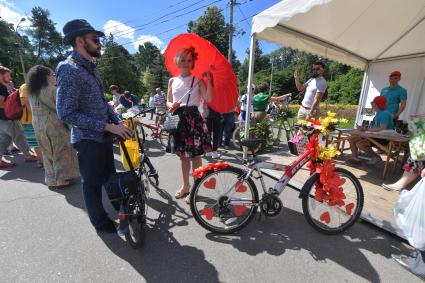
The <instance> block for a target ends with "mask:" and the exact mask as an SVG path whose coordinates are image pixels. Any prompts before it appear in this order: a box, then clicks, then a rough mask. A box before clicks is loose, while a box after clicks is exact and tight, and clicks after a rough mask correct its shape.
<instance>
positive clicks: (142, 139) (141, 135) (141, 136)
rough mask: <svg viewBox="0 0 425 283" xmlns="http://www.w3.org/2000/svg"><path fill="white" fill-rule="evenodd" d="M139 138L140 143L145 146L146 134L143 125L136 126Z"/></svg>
mask: <svg viewBox="0 0 425 283" xmlns="http://www.w3.org/2000/svg"><path fill="white" fill-rule="evenodd" d="M136 131H137V136H138V137H139V140H140V143H141V144H142V145H144V144H145V143H146V133H145V129H143V126H142V125H141V124H137V125H136Z"/></svg>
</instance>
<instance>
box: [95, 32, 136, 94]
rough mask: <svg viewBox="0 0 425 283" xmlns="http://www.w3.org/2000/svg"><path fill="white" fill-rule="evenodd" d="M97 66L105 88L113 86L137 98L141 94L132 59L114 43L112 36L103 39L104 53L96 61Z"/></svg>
mask: <svg viewBox="0 0 425 283" xmlns="http://www.w3.org/2000/svg"><path fill="white" fill-rule="evenodd" d="M97 66H98V69H99V73H100V75H101V78H102V80H103V84H104V85H105V87H109V86H110V85H112V84H115V85H118V86H119V88H120V91H124V90H128V91H131V92H132V93H133V94H135V95H138V96H139V95H140V94H141V93H140V91H141V86H140V82H139V79H138V75H137V68H136V65H135V64H134V61H133V57H132V56H131V55H130V53H129V52H128V51H127V50H126V49H125V48H124V47H122V46H121V45H118V44H117V43H116V42H114V37H113V36H112V35H111V36H109V38H107V39H105V43H104V53H103V55H102V56H101V57H100V58H99V59H98V60H97Z"/></svg>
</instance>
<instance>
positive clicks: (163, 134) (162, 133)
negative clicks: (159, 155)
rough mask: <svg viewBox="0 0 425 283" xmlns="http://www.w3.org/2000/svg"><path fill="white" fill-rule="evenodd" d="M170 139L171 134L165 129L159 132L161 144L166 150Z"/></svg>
mask: <svg viewBox="0 0 425 283" xmlns="http://www.w3.org/2000/svg"><path fill="white" fill-rule="evenodd" d="M169 137H170V133H169V132H168V131H167V130H165V129H161V131H160V132H159V142H160V143H161V145H162V146H163V147H164V148H166V147H167V146H168V139H169Z"/></svg>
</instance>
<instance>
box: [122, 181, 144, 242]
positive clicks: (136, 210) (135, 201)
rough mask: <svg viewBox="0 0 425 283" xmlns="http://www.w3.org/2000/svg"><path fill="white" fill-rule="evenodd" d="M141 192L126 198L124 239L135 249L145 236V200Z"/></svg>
mask: <svg viewBox="0 0 425 283" xmlns="http://www.w3.org/2000/svg"><path fill="white" fill-rule="evenodd" d="M141 189H144V188H141ZM141 194H142V193H141V192H139V193H138V194H137V195H135V196H131V197H129V199H128V210H127V213H128V215H127V221H128V232H127V233H126V234H125V240H126V241H127V243H129V244H130V246H132V247H133V248H136V249H138V248H140V247H142V245H143V242H144V239H145V236H146V235H145V234H146V231H145V224H146V200H145V199H144V198H143V196H142V195H141Z"/></svg>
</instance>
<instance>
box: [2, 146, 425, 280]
mask: <svg viewBox="0 0 425 283" xmlns="http://www.w3.org/2000/svg"><path fill="white" fill-rule="evenodd" d="M150 147H151V149H150V151H149V153H148V154H149V156H151V157H152V160H153V163H154V165H155V166H156V168H157V169H158V170H159V174H160V188H161V190H159V191H155V190H154V191H153V192H152V198H151V201H150V209H149V212H148V216H149V229H148V234H147V238H146V241H145V243H144V246H143V248H142V249H140V250H134V249H132V248H131V247H129V246H128V245H127V244H126V243H125V241H124V240H123V239H121V238H120V237H118V236H117V235H105V234H100V235H98V234H96V232H95V231H94V229H93V228H92V227H91V225H90V223H89V220H88V217H87V215H86V213H85V211H84V205H83V201H82V197H81V192H80V188H79V185H78V184H77V185H75V186H73V187H71V188H68V189H64V190H61V191H50V190H48V189H47V187H46V186H45V185H43V175H42V171H41V170H40V169H37V168H35V164H25V163H23V158H22V156H18V157H16V159H15V161H16V162H17V164H18V166H17V167H16V168H13V169H11V170H8V171H2V170H0V215H1V216H2V217H0V235H1V236H0V262H1V265H0V274H1V275H2V280H1V281H2V282H155V283H157V282H409V283H410V282H421V281H420V280H419V279H418V278H417V277H416V276H414V275H412V274H411V273H409V272H408V271H406V270H404V269H403V268H402V267H400V266H399V265H398V264H397V263H395V262H394V261H393V260H392V259H391V254H392V253H395V254H400V253H403V254H407V253H409V252H410V251H411V248H410V247H409V246H408V245H406V244H405V243H402V242H400V239H398V238H395V237H393V236H391V235H390V234H387V233H385V232H382V231H381V230H377V229H375V228H374V227H373V226H371V225H365V224H363V223H358V224H356V225H354V226H353V227H352V229H350V230H349V231H347V232H346V233H344V234H342V235H337V236H326V235H322V234H319V233H317V232H316V231H315V230H313V229H312V228H311V227H310V226H309V225H308V224H307V222H306V221H305V219H304V216H303V214H302V211H301V202H300V200H299V199H298V197H297V193H296V192H295V191H293V190H286V191H285V192H284V193H283V194H282V196H281V197H282V199H283V203H284V209H283V211H282V213H281V214H280V215H278V216H276V217H274V218H264V217H263V218H261V219H259V218H256V219H255V220H254V221H253V222H252V223H251V224H250V225H248V227H246V228H245V229H244V230H242V231H240V232H239V233H237V234H234V235H229V236H221V235H214V234H211V233H209V232H207V231H206V230H204V229H203V228H202V227H200V226H199V225H198V224H197V223H196V222H195V221H194V220H193V218H192V216H191V213H190V209H189V207H188V206H187V205H186V204H185V203H184V202H183V201H182V200H175V199H174V198H173V197H172V196H173V194H174V192H175V190H177V188H178V186H179V183H180V167H179V161H178V158H176V157H175V156H173V155H169V154H165V153H164V152H162V151H160V150H159V149H158V144H157V143H156V142H150ZM230 153H234V152H227V153H226V152H225V153H224V155H223V157H222V160H225V161H229V162H235V161H236V159H235V157H234V155H231V154H230ZM117 158H118V156H117ZM204 162H205V161H204ZM272 185H273V182H272V180H267V186H272ZM105 203H107V200H106V199H105ZM108 209H109V212H110V213H111V216H113V214H114V213H113V211H112V208H111V206H109V205H108Z"/></svg>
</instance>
